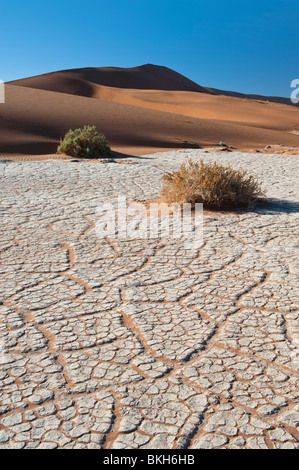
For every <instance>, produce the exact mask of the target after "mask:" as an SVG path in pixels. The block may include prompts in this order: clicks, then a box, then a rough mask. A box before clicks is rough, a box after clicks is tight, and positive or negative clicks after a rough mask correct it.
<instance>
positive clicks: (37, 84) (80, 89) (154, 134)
mask: <svg viewBox="0 0 299 470" xmlns="http://www.w3.org/2000/svg"><path fill="white" fill-rule="evenodd" d="M221 93H226V95H227V96H224V95H222V94H221ZM232 94H233V93H231V92H221V91H219V90H213V89H207V88H203V87H201V86H199V85H197V84H196V83H194V82H192V81H191V80H189V79H187V78H186V77H183V76H182V75H180V74H178V73H177V72H174V71H172V70H170V69H167V68H166V67H159V66H153V65H145V66H141V67H135V68H131V69H120V68H87V69H74V70H66V71H61V72H53V73H49V74H44V75H40V76H36V77H30V78H25V79H22V80H16V81H13V82H10V83H8V84H6V103H4V104H0V124H1V125H0V156H1V157H2V158H5V157H8V158H12V157H15V158H46V157H45V156H46V155H48V154H53V153H55V151H56V148H57V143H58V141H59V138H60V137H62V136H63V135H64V134H65V132H66V131H67V130H68V129H70V128H76V127H82V126H83V125H87V124H89V125H96V126H97V128H98V129H99V130H100V131H101V132H103V133H104V134H105V136H106V137H107V139H108V140H109V143H110V145H111V147H112V149H113V150H114V151H116V152H120V153H123V154H126V155H141V154H146V153H151V152H155V151H159V150H167V149H175V148H182V147H186V146H188V144H186V142H187V141H188V142H194V143H197V144H198V145H201V146H216V145H217V144H218V143H219V141H224V142H226V143H227V144H229V145H233V146H234V147H236V148H237V149H239V150H248V149H251V148H260V149H261V148H264V147H265V146H266V145H268V144H271V145H286V146H290V147H299V135H296V134H295V133H294V131H296V130H299V108H298V107H295V106H290V105H286V104H279V103H277V102H272V101H265V100H266V98H264V97H262V99H260V98H261V97H257V98H258V99H256V97H252V96H250V97H247V96H246V95H241V96H229V95H232ZM236 95H239V94H236ZM278 100H279V99H278Z"/></svg>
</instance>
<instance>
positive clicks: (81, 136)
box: [57, 126, 111, 158]
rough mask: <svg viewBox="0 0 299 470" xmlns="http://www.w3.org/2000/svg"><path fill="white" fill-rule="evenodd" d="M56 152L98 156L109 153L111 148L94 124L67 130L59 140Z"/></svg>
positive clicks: (105, 155) (90, 156)
mask: <svg viewBox="0 0 299 470" xmlns="http://www.w3.org/2000/svg"><path fill="white" fill-rule="evenodd" d="M57 153H63V154H65V155H70V156H71V157H81V158H98V157H108V156H110V155H111V149H110V147H109V145H108V142H107V140H106V138H105V136H104V135H103V134H100V133H99V132H98V131H97V129H96V127H95V126H84V128H83V129H75V130H74V131H73V130H71V129H70V130H69V131H68V132H67V133H66V134H65V136H64V138H63V139H62V140H60V144H59V145H58V147H57Z"/></svg>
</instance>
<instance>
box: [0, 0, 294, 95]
mask: <svg viewBox="0 0 299 470" xmlns="http://www.w3.org/2000/svg"><path fill="white" fill-rule="evenodd" d="M0 15H1V28H0V38H1V44H2V47H1V54H0V57H1V62H0V79H2V80H4V81H8V80H13V79H17V78H23V77H27V76H31V75H37V74H41V73H46V72H51V71H54V70H61V69H68V68H78V67H103V66H116V67H134V66H137V65H142V64H145V63H153V64H157V65H165V66H166V67H170V68H172V69H174V70H176V71H178V72H180V73H182V74H183V75H186V76H187V77H188V78H190V79H192V80H194V81H196V82H197V83H199V84H200V85H203V86H210V87H214V88H220V89H224V90H233V91H240V92H245V93H259V94H264V95H276V96H288V97H289V95H290V91H291V89H290V82H291V81H292V80H293V79H295V78H299V27H298V23H299V21H298V20H299V2H298V1H297V0H271V1H268V0H264V1H263V0H259V1H257V0H250V1H249V0H227V1H224V0H222V1H220V0H214V1H213V0H105V1H103V0H97V1H94V0H85V1H82V0H73V1H64V0H61V1H57V0H52V1H51V2H41V1H32V0H28V1H24V0H22V1H13V0H11V1H10V2H9V1H6V2H2V4H1V7H0Z"/></svg>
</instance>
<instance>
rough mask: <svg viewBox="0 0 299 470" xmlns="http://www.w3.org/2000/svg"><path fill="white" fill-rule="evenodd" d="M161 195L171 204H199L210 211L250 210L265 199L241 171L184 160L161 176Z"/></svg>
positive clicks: (260, 190) (259, 188)
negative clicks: (186, 162) (258, 201)
mask: <svg viewBox="0 0 299 470" xmlns="http://www.w3.org/2000/svg"><path fill="white" fill-rule="evenodd" d="M163 180H164V183H163V187H162V195H163V196H164V197H165V199H166V201H167V202H168V203H169V204H171V203H174V202H176V203H179V204H183V203H191V204H195V203H196V202H198V203H203V204H205V205H206V206H207V207H211V208H213V207H214V208H229V207H239V206H249V207H253V206H254V205H255V203H256V202H257V200H258V199H259V198H261V197H264V196H265V192H264V191H263V190H262V189H261V186H260V183H259V182H258V181H256V180H255V179H254V177H253V176H251V175H248V174H247V171H245V170H243V169H239V170H234V169H233V168H232V167H231V166H224V165H221V164H219V163H216V162H214V163H205V162H204V161H203V160H201V161H200V162H193V161H192V160H189V161H188V164H185V163H184V164H182V165H181V166H180V168H179V170H177V171H173V172H172V173H169V172H168V173H165V174H164V176H163Z"/></svg>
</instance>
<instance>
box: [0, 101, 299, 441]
mask: <svg viewBox="0 0 299 470" xmlns="http://www.w3.org/2000/svg"><path fill="white" fill-rule="evenodd" d="M44 93H46V92H44ZM82 99H83V98H82ZM84 99H85V98H84ZM86 99H87V98H86ZM261 106H262V105H261ZM188 157H192V158H193V159H199V158H203V159H205V160H217V161H218V162H219V161H220V162H225V163H227V162H228V161H229V162H230V163H231V164H233V166H234V167H240V166H242V167H243V168H247V169H248V170H250V171H251V172H252V173H253V174H255V175H256V176H258V177H259V179H260V180H261V181H262V182H263V186H264V187H265V188H266V189H267V190H268V193H267V196H268V198H270V202H269V203H268V204H267V205H264V206H261V207H260V208H256V209H255V210H251V211H239V212H236V213H212V212H206V213H205V219H204V232H203V242H204V243H203V245H202V246H201V247H200V248H197V249H196V248H186V245H185V241H184V240H183V239H173V238H171V237H169V238H164V239H135V240H134V239H133V240H132V239H121V240H119V239H118V238H117V237H115V238H113V237H107V238H105V239H100V238H99V237H98V236H97V234H96V232H95V228H94V227H95V223H96V221H97V216H96V208H97V207H99V206H101V204H103V203H106V202H116V200H117V197H118V196H119V195H126V196H127V198H128V202H129V201H131V200H141V201H143V200H147V201H148V200H150V199H153V198H156V197H157V196H159V194H160V189H161V177H162V175H163V173H164V172H165V171H169V170H170V169H174V168H176V167H177V166H178V165H179V164H180V163H181V162H183V161H186V160H187V159H188ZM297 159H298V157H296V156H292V155H283V156H281V155H264V154H256V155H253V154H242V153H239V152H233V153H229V154H226V153H223V152H222V153H205V152H204V151H202V150H180V151H172V152H167V153H157V154H153V155H146V156H144V157H142V158H141V157H140V158H130V159H129V161H127V162H123V163H122V164H119V161H120V160H115V161H110V162H107V163H102V162H100V161H81V162H78V161H70V160H49V161H29V162H28V161H27V162H22V161H8V160H5V159H4V160H2V161H1V162H0V171H1V186H0V190H1V208H2V211H3V216H2V236H1V258H0V259H1V262H0V263H1V264H0V266H1V277H2V282H1V305H0V325H1V336H0V338H1V348H2V349H1V350H0V405H1V406H0V449H2V448H11V447H13V448H55V447H59V448H61V447H62V448H101V447H103V448H108V449H119V448H121V449H125V448H166V449H173V448H174V449H182V448H189V449H196V448H246V449H247V448H250V449H259V448H270V449H272V448H298V447H299V433H298V425H299V404H298V401H299V391H298V384H299V349H298V348H299V327H298V318H299V311H298V309H299V305H298V273H299V261H298V260H299V256H298V226H299V223H298V222H299V221H298V201H299V195H298V163H297Z"/></svg>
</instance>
